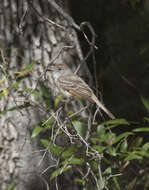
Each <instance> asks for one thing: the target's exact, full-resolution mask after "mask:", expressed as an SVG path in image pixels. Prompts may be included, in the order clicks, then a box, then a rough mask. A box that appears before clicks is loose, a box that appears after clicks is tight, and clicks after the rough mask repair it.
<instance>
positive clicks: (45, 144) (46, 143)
mask: <svg viewBox="0 0 149 190" xmlns="http://www.w3.org/2000/svg"><path fill="white" fill-rule="evenodd" d="M40 142H41V143H42V145H43V146H44V147H45V148H47V147H48V146H49V144H50V142H49V141H48V140H47V139H40Z"/></svg>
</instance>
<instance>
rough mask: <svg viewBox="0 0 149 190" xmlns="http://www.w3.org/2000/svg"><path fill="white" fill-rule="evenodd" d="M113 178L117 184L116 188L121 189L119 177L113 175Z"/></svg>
mask: <svg viewBox="0 0 149 190" xmlns="http://www.w3.org/2000/svg"><path fill="white" fill-rule="evenodd" d="M112 179H113V182H114V184H115V186H116V189H117V190H120V184H119V182H118V177H116V176H113V177H112Z"/></svg>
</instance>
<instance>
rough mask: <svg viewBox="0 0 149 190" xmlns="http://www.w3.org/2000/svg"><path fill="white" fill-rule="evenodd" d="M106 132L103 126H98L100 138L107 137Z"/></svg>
mask: <svg viewBox="0 0 149 190" xmlns="http://www.w3.org/2000/svg"><path fill="white" fill-rule="evenodd" d="M105 134H106V131H105V128H104V126H103V125H98V126H97V135H98V137H99V138H100V137H101V136H102V135H105Z"/></svg>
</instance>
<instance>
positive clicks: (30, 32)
mask: <svg viewBox="0 0 149 190" xmlns="http://www.w3.org/2000/svg"><path fill="white" fill-rule="evenodd" d="M56 3H58V4H59V5H60V6H61V7H62V9H64V10H65V11H66V12H67V10H68V5H67V1H65V3H63V4H62V2H61V1H60V0H57V1H56ZM33 5H34V7H35V8H36V9H37V10H38V12H39V13H40V15H42V16H45V17H47V18H49V19H50V20H52V21H53V22H55V23H57V24H60V25H61V26H63V27H64V28H65V29H63V30H62V29H61V28H60V27H58V26H56V25H55V24H49V23H47V22H45V21H44V20H43V19H42V18H40V16H39V15H37V14H36V13H35V11H34V10H33V9H32V8H31V7H30V5H29V2H28V1H24V0H19V1H17V0H13V1H11V0H1V1H0V48H1V73H0V79H2V78H3V77H5V79H4V81H3V82H2V83H1V84H0V90H1V92H2V91H4V89H5V88H7V93H8V98H7V95H6V94H5V95H4V96H3V97H2V98H1V99H0V111H1V112H2V111H4V110H7V109H9V108H12V107H13V106H20V105H24V104H25V102H26V101H29V102H30V103H31V104H32V106H30V107H26V108H24V109H20V110H17V109H16V110H14V111H8V112H7V113H5V114H1V115H0V128H1V132H0V189H1V190H5V189H6V187H8V185H10V184H11V185H13V184H14V186H15V189H16V190H35V189H36V190H38V189H40V190H42V189H45V187H46V183H45V180H46V179H49V173H46V175H45V176H43V177H44V179H43V178H42V177H41V176H40V174H41V172H42V171H44V170H45V169H46V168H47V167H49V166H50V165H52V164H53V160H52V159H51V158H50V155H49V154H48V153H47V154H46V156H45V157H44V160H43V161H42V162H41V164H40V165H39V163H40V161H41V158H42V155H43V152H41V151H40V150H41V149H42V147H41V145H40V143H39V137H37V138H35V139H33V140H31V138H30V135H31V133H32V130H33V128H34V126H35V125H37V124H38V123H39V122H40V121H41V120H43V119H45V118H47V117H48V114H47V113H45V111H44V109H42V106H40V103H41V102H36V101H35V98H34V96H33V95H31V94H29V96H27V95H28V94H24V93H21V96H20V92H22V91H23V90H24V89H25V88H35V86H36V84H37V81H38V80H39V79H42V78H39V76H40V75H41V74H42V73H43V72H44V70H45V68H46V67H47V65H48V63H49V61H50V60H52V59H53V58H54V57H56V56H57V55H58V53H59V52H60V50H61V49H62V48H63V47H64V46H68V45H69V46H70V45H75V46H78V47H79V45H78V44H79V43H78V41H77V36H76V33H75V32H74V30H73V29H72V27H71V26H70V23H69V22H68V21H67V20H66V19H65V18H64V16H62V15H61V14H60V13H58V11H56V10H55V9H54V8H53V7H51V5H50V3H49V2H48V1H43V0H34V1H33ZM19 23H21V25H20V26H21V27H22V30H23V33H22V34H20V30H19ZM76 52H77V50H76V48H73V49H71V50H69V49H68V50H67V51H65V52H63V53H60V55H59V56H57V58H56V60H55V63H57V62H58V63H63V62H65V63H69V64H70V63H72V65H73V64H74V60H75V64H74V65H77V62H78V61H79V58H78V55H77V53H76ZM3 54H4V56H3ZM32 61H36V62H38V63H39V64H37V65H36V66H35V68H34V70H33V72H31V73H29V75H27V77H24V78H23V80H22V81H21V83H20V84H19V88H18V89H17V90H15V89H14V88H11V84H12V82H13V81H12V80H13V79H14V78H15V72H18V71H20V70H22V69H23V68H25V66H26V65H27V64H30V63H31V62H32ZM9 76H11V77H9ZM10 78H11V81H10V80H9V79H10ZM49 86H50V85H49ZM53 92H54V91H53ZM55 93H56V92H54V94H55ZM35 102H36V103H35ZM41 104H42V103H41Z"/></svg>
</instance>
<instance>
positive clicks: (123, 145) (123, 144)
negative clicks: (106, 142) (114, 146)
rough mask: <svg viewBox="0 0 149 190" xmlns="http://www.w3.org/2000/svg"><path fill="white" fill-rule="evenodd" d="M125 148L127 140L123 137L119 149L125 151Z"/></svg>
mask: <svg viewBox="0 0 149 190" xmlns="http://www.w3.org/2000/svg"><path fill="white" fill-rule="evenodd" d="M127 148H128V143H127V140H126V139H125V140H124V141H123V142H122V143H121V145H120V151H121V152H125V151H127Z"/></svg>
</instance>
